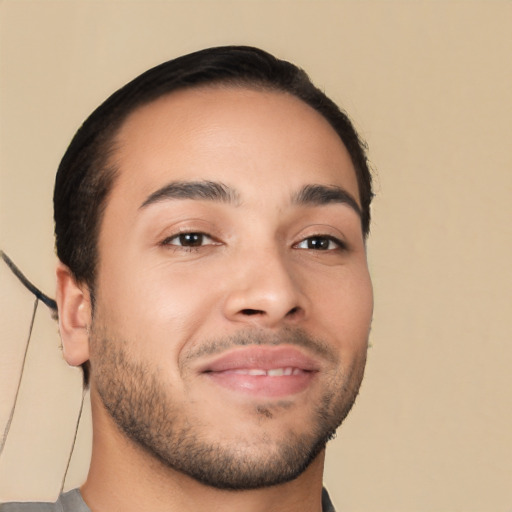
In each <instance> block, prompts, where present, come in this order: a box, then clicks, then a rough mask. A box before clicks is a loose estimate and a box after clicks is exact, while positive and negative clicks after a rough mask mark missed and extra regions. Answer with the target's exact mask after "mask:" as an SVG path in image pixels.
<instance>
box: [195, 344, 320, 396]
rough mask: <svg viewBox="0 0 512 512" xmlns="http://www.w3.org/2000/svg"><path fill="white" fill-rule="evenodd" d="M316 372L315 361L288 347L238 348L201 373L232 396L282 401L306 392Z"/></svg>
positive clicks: (317, 368) (213, 362)
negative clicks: (274, 398)
mask: <svg viewBox="0 0 512 512" xmlns="http://www.w3.org/2000/svg"><path fill="white" fill-rule="evenodd" d="M319 370H320V366H319V363H318V362H317V361H315V360H314V359H312V358H311V357H310V356H308V355H306V354H304V353H303V352H302V351H301V350H299V349H297V348H295V347H293V346H290V345H288V346H277V347H269V346H256V347H255V346H252V347H244V348H238V349H235V350H232V351H229V352H227V353H225V354H222V355H221V356H220V357H217V358H216V359H214V360H212V361H211V362H209V363H207V364H205V365H204V366H203V367H202V368H201V371H200V373H201V375H204V376H205V377H207V378H208V379H209V381H210V382H212V383H214V384H216V385H218V386H220V387H222V388H224V389H227V390H229V391H232V392H235V393H243V394H249V395H253V396H255V397H284V396H289V395H294V394H297V393H300V392H302V391H305V390H306V389H307V388H308V387H309V386H310V385H311V383H312V382H313V380H314V379H315V376H316V375H317V374H318V373H319Z"/></svg>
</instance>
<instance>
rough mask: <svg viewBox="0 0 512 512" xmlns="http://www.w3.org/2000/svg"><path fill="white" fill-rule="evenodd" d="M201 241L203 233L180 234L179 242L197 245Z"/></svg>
mask: <svg viewBox="0 0 512 512" xmlns="http://www.w3.org/2000/svg"><path fill="white" fill-rule="evenodd" d="M202 242H203V235H201V234H200V233H185V234H183V235H180V244H181V245H187V246H189V247H190V246H198V245H201V243H202Z"/></svg>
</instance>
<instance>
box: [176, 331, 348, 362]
mask: <svg viewBox="0 0 512 512" xmlns="http://www.w3.org/2000/svg"><path fill="white" fill-rule="evenodd" d="M251 345H252V346H257V345H266V346H278V345H292V346H295V347H299V348H304V349H306V350H307V351H308V352H310V353H312V354H314V355H316V356H318V357H320V358H322V359H324V360H327V361H329V362H331V363H338V362H339V356H338V354H337V352H336V351H335V350H333V348H332V347H331V346H330V345H329V344H328V343H326V342H325V341H323V340H321V339H318V338H315V337H313V336H311V335H309V334H308V333H307V332H306V331H305V330H304V329H302V328H299V327H285V328H283V329H281V330H280V331H279V332H275V333H269V332H264V331H258V330H252V329H251V330H244V331H238V332H236V333H234V334H231V335H229V336H225V337H221V338H214V339H210V340H206V341H204V342H202V343H201V345H200V346H198V347H191V349H190V352H188V353H187V354H186V356H185V358H184V361H183V362H184V363H188V362H190V361H191V360H194V359H198V358H201V357H205V356H212V355H217V354H222V353H223V352H226V351H227V350H230V349H232V348H236V347H247V346H251Z"/></svg>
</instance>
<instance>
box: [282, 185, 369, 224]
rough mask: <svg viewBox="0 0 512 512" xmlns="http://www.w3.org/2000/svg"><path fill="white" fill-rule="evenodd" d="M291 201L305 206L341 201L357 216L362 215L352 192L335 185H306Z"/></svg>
mask: <svg viewBox="0 0 512 512" xmlns="http://www.w3.org/2000/svg"><path fill="white" fill-rule="evenodd" d="M292 202H293V203H294V204H297V205H305V206H307V205H312V206H321V205H324V204H330V203H342V204H346V205H348V206H350V208H352V209H353V210H354V211H355V212H356V213H357V214H358V215H359V217H362V212H361V207H360V206H359V204H358V203H357V201H356V200H355V198H354V197H353V196H352V194H350V193H349V192H347V191H346V190H345V189H343V188H341V187H338V186H335V185H306V186H305V187H303V188H302V189H301V190H299V192H298V193H297V194H295V195H294V197H293V198H292Z"/></svg>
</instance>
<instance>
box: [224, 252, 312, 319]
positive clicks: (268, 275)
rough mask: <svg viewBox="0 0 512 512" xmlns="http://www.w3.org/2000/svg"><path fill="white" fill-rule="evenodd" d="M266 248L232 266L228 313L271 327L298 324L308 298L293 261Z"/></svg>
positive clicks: (234, 317)
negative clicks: (289, 261)
mask: <svg viewBox="0 0 512 512" xmlns="http://www.w3.org/2000/svg"><path fill="white" fill-rule="evenodd" d="M278 252H279V251H278V250H267V251H264V252H260V253H259V254H258V255H255V254H251V255H250V256H249V255H247V256H246V257H241V256H240V258H239V263H237V264H236V265H235V267H236V268H232V269H231V278H230V287H229V290H228V292H227V298H226V301H225V304H224V314H225V316H226V317H227V318H228V319H229V320H231V321H234V322H240V323H245V324H248V325H257V326H259V327H266V328H272V327H277V326H280V325H290V324H296V323H297V322H298V321H299V320H301V319H303V318H304V316H305V314H306V298H305V297H304V295H303V293H302V292H301V289H300V284H301V283H300V282H299V278H298V276H297V275H295V274H294V272H293V270H292V268H291V266H290V264H287V262H286V260H285V258H283V257H282V256H281V255H280V254H278Z"/></svg>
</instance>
